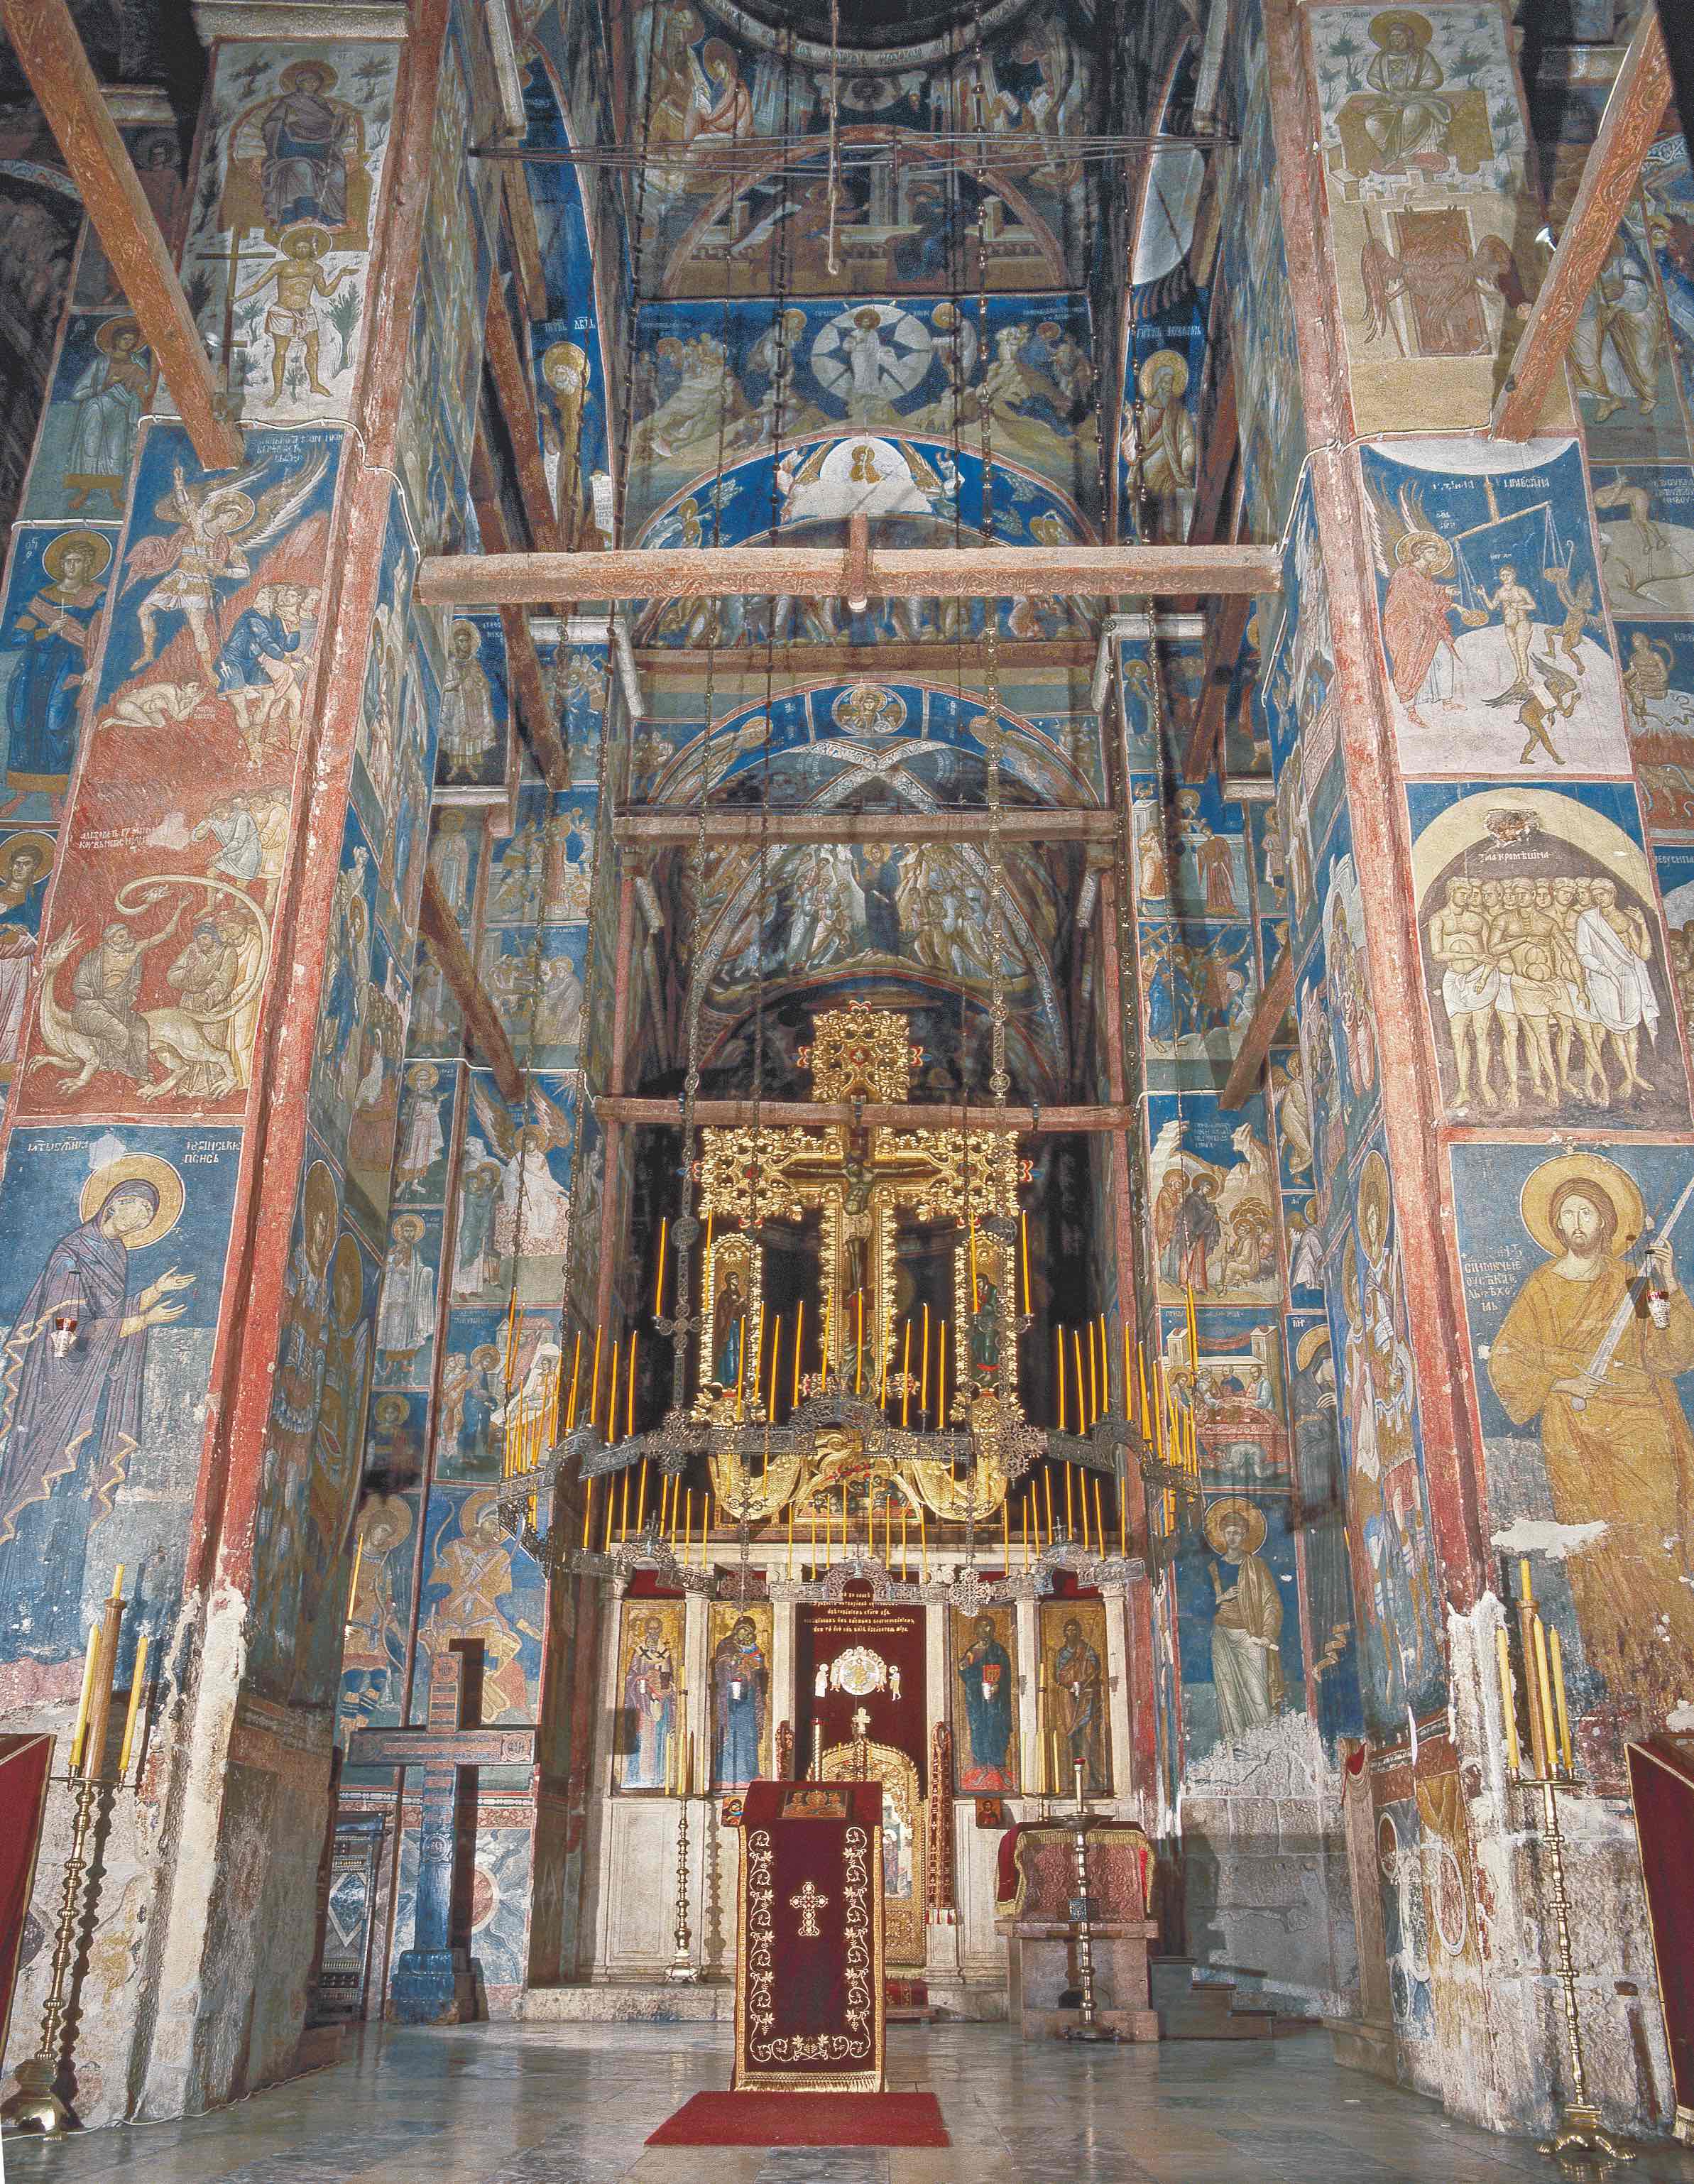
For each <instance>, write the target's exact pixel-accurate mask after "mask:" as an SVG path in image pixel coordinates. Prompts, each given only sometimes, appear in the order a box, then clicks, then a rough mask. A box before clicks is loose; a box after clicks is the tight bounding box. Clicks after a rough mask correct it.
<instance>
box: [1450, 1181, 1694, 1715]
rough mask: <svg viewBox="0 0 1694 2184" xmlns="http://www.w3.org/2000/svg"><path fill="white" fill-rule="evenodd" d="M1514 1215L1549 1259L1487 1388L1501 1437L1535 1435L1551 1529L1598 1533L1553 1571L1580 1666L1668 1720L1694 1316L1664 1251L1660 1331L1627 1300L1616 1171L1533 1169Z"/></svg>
mask: <svg viewBox="0 0 1694 2184" xmlns="http://www.w3.org/2000/svg"><path fill="white" fill-rule="evenodd" d="M1519 1211H1520V1212H1521V1214H1522V1217H1523V1222H1524V1227H1525V1229H1528V1231H1529V1233H1530V1235H1531V1236H1532V1237H1533V1238H1534V1239H1535V1242H1536V1243H1537V1244H1538V1245H1540V1246H1541V1250H1542V1251H1544V1252H1545V1253H1546V1259H1545V1260H1544V1262H1542V1264H1541V1266H1539V1267H1537V1268H1535V1270H1534V1271H1533V1273H1530V1275H1528V1276H1527V1278H1526V1279H1525V1280H1524V1284H1523V1285H1522V1287H1521V1288H1520V1289H1519V1290H1518V1294H1517V1295H1516V1296H1515V1297H1514V1298H1513V1300H1512V1303H1511V1306H1510V1307H1509V1309H1508V1310H1507V1314H1506V1317H1505V1318H1504V1320H1503V1321H1502V1323H1501V1327H1500V1331H1499V1333H1498V1334H1496V1336H1495V1338H1494V1342H1493V1345H1492V1346H1491V1350H1490V1351H1489V1355H1488V1377H1489V1379H1491V1381H1492V1383H1493V1385H1494V1392H1495V1393H1496V1396H1499V1398H1500V1401H1501V1404H1502V1407H1503V1408H1504V1409H1505V1412H1506V1413H1507V1417H1508V1418H1510V1419H1511V1420H1512V1422H1513V1424H1514V1425H1516V1426H1519V1427H1528V1426H1530V1424H1535V1425H1536V1426H1537V1427H1538V1429H1539V1432H1540V1435H1541V1457H1542V1460H1543V1462H1544V1463H1546V1473H1547V1484H1548V1488H1549V1490H1550V1491H1551V1494H1552V1512H1553V1514H1554V1516H1555V1517H1556V1518H1557V1519H1558V1521H1559V1523H1560V1524H1596V1523H1598V1524H1601V1525H1602V1526H1603V1528H1604V1529H1603V1530H1602V1533H1601V1535H1600V1536H1599V1537H1598V1538H1596V1539H1595V1540H1593V1541H1585V1542H1584V1543H1583V1544H1582V1545H1581V1546H1575V1547H1573V1548H1572V1549H1571V1551H1570V1552H1569V1553H1568V1554H1567V1556H1566V1557H1565V1562H1564V1570H1565V1574H1566V1576H1567V1577H1568V1579H1569V1583H1570V1590H1571V1596H1572V1598H1573V1600H1574V1603H1575V1607H1576V1620H1577V1625H1578V1628H1579V1629H1580V1631H1581V1634H1582V1642H1583V1646H1584V1648H1585V1651H1586V1652H1587V1655H1588V1658H1589V1661H1590V1663H1591V1664H1592V1666H1593V1667H1594V1668H1595V1669H1597V1670H1598V1671H1599V1672H1600V1674H1602V1676H1604V1677H1605V1679H1606V1680H1607V1682H1608V1684H1609V1685H1611V1687H1612V1690H1613V1694H1614V1695H1615V1696H1616V1697H1618V1698H1619V1699H1622V1698H1624V1697H1627V1696H1629V1695H1631V1694H1635V1695H1639V1696H1640V1697H1642V1698H1644V1699H1646V1700H1647V1702H1649V1703H1655V1704H1658V1705H1662V1706H1663V1707H1665V1708H1669V1707H1671V1706H1674V1705H1675V1704H1676V1703H1677V1702H1678V1700H1679V1697H1680V1696H1681V1695H1682V1691H1683V1685H1684V1683H1685V1680H1686V1675H1687V1665H1688V1663H1689V1661H1690V1659H1691V1658H1694V1588H1691V1584H1690V1580H1691V1579H1694V1432H1691V1430H1690V1428H1689V1422H1688V1416H1687V1410H1686V1404H1685V1402H1684V1400H1683V1397H1682V1395H1681V1393H1680V1390H1679V1389H1678V1387H1677V1385H1676V1383H1677V1379H1678V1376H1679V1375H1680V1374H1682V1373H1687V1372H1689V1371H1691V1370H1694V1307H1691V1305H1690V1303H1689V1300H1688V1296H1687V1294H1686V1291H1685V1290H1684V1289H1683V1288H1682V1285H1681V1284H1680V1282H1679V1281H1678V1279H1677V1275H1676V1268H1675V1262H1674V1254H1673V1251H1672V1247H1671V1245H1670V1244H1669V1240H1663V1241H1661V1242H1659V1243H1657V1244H1655V1245H1652V1248H1651V1250H1650V1251H1649V1252H1648V1254H1647V1256H1648V1258H1649V1260H1650V1261H1651V1262H1652V1268H1653V1270H1654V1272H1655V1273H1656V1275H1657V1277H1658V1282H1659V1283H1660V1284H1662V1286H1663V1289H1664V1290H1665V1291H1666V1292H1667V1295H1666V1300H1665V1302H1664V1304H1663V1307H1661V1311H1662V1315H1663V1320H1664V1324H1663V1327H1661V1326H1659V1325H1658V1324H1657V1323H1656V1322H1655V1320H1654V1318H1653V1316H1652V1313H1651V1312H1648V1311H1647V1309H1646V1308H1645V1307H1644V1306H1643V1305H1641V1304H1640V1303H1638V1302H1637V1301H1635V1300H1634V1299H1633V1296H1632V1280H1633V1275H1632V1270H1631V1269H1630V1267H1629V1265H1628V1264H1627V1263H1626V1260H1625V1254H1626V1253H1627V1252H1628V1251H1630V1248H1631V1246H1632V1245H1635V1242H1636V1240H1638V1239H1639V1237H1640V1236H1641V1230H1642V1226H1643V1220H1644V1209H1643V1206H1642V1202H1641V1191H1640V1189H1639V1188H1638V1186H1637V1185H1636V1184H1635V1182H1634V1180H1633V1179H1632V1178H1630V1176H1629V1175H1628V1174H1626V1173H1624V1170H1623V1169H1622V1168H1621V1167H1619V1166H1618V1165H1617V1164H1616V1162H1613V1161H1609V1160H1605V1159H1602V1157H1601V1156H1599V1155H1598V1154H1596V1153H1570V1154H1567V1155H1565V1156H1563V1157H1561V1158H1558V1159H1555V1160H1550V1161H1544V1162H1542V1163H1541V1166H1540V1167H1537V1168H1536V1169H1535V1171H1534V1172H1533V1173H1531V1175H1530V1178H1529V1180H1528V1182H1527V1183H1525V1184H1524V1190H1523V1194H1522V1196H1521V1198H1520V1200H1519Z"/></svg>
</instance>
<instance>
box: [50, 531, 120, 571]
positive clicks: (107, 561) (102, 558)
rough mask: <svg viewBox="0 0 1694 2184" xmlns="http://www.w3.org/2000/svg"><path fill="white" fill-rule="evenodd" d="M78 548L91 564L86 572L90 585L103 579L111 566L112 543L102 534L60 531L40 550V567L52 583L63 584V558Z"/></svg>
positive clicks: (96, 532) (97, 532)
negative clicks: (98, 579)
mask: <svg viewBox="0 0 1694 2184" xmlns="http://www.w3.org/2000/svg"><path fill="white" fill-rule="evenodd" d="M78 546H80V547H81V548H82V549H83V550H84V552H85V553H86V554H87V556H88V559H89V561H90V564H91V566H90V568H89V571H88V581H89V582H90V583H92V582H95V581H96V579H97V578H98V577H103V576H104V575H105V573H106V571H107V570H108V569H109V567H110V566H111V562H112V542H111V540H110V539H109V538H107V537H106V536H105V534H104V533H103V532H99V531H61V532H60V533H59V537H58V538H54V539H53V540H51V541H49V543H47V545H46V546H44V547H43V548H42V568H43V569H45V570H46V571H47V574H48V576H50V577H52V578H53V582H54V583H56V584H57V583H61V582H63V581H64V557H65V555H66V554H69V553H70V551H71V550H72V549H73V548H75V547H78Z"/></svg>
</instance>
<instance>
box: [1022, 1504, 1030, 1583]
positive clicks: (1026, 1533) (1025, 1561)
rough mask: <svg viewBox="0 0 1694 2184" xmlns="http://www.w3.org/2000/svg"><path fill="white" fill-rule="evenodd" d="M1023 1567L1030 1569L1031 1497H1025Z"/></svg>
mask: <svg viewBox="0 0 1694 2184" xmlns="http://www.w3.org/2000/svg"><path fill="white" fill-rule="evenodd" d="M1023 1567H1024V1568H1025V1569H1028V1567H1029V1496H1028V1494H1027V1493H1026V1494H1025V1495H1024V1496H1023Z"/></svg>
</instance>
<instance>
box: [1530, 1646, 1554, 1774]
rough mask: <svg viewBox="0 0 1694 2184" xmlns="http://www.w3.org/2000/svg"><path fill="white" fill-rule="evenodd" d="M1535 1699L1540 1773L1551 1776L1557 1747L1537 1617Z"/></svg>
mask: <svg viewBox="0 0 1694 2184" xmlns="http://www.w3.org/2000/svg"><path fill="white" fill-rule="evenodd" d="M1535 1705H1536V1709H1537V1713H1538V1714H1539V1717H1540V1720H1541V1752H1542V1761H1541V1772H1542V1774H1544V1775H1551V1774H1552V1773H1554V1772H1555V1771H1556V1769H1557V1766H1558V1745H1557V1731H1556V1730H1554V1728H1553V1711H1552V1674H1551V1673H1550V1671H1549V1669H1548V1666H1547V1635H1546V1624H1544V1623H1543V1622H1542V1621H1541V1617H1540V1616H1539V1615H1538V1616H1536V1618H1535Z"/></svg>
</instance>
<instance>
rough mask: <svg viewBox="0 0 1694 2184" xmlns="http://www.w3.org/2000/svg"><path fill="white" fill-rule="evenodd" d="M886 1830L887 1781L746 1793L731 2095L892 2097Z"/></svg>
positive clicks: (763, 1786) (788, 1785) (758, 1788)
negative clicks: (887, 2043)
mask: <svg viewBox="0 0 1694 2184" xmlns="http://www.w3.org/2000/svg"><path fill="white" fill-rule="evenodd" d="M882 1819H883V1787H882V1785H881V1783H880V1782H754V1783H752V1784H750V1785H749V1787H748V1791H747V1797H746V1802H745V1805H744V1808H743V1812H742V1821H741V1830H740V1832H741V1885H740V1888H739V1891H738V1898H737V1915H736V1937H735V2065H734V2071H733V2076H732V2078H731V2081H730V2083H731V2086H732V2087H733V2090H735V2091H737V2092H740V2091H742V2090H744V2089H748V2088H752V2089H759V2090H763V2091H766V2092H780V2091H784V2090H786V2091H788V2092H833V2093H874V2092H881V2091H882V2090H883V1827H882Z"/></svg>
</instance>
